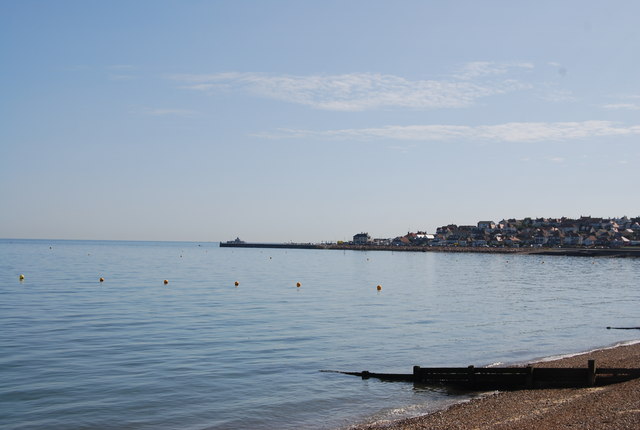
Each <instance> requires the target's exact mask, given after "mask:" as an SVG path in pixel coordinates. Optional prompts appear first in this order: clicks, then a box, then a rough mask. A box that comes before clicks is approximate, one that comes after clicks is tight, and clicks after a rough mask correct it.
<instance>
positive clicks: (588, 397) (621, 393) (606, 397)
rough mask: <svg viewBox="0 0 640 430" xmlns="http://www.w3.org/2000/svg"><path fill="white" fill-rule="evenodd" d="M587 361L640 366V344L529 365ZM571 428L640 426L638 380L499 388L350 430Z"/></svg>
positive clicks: (569, 364)
mask: <svg viewBox="0 0 640 430" xmlns="http://www.w3.org/2000/svg"><path fill="white" fill-rule="evenodd" d="M589 359H595V360H596V364H597V366H599V367H631V368H640V343H636V344H634V345H628V346H618V347H616V348H611V349H601V350H597V351H594V352H589V353H585V354H580V355H576V356H573V357H569V358H564V359H560V360H553V361H544V362H538V363H532V364H533V365H534V366H544V367H586V366H587V360H589ZM572 428H573V429H590V430H602V429H630V430H631V429H633V430H637V429H640V378H639V379H635V380H632V381H627V382H622V383H619V384H612V385H608V386H604V387H594V388H570V389H569V388H567V389H543V390H520V391H512V392H497V393H492V394H487V395H484V396H482V397H479V398H475V399H473V400H471V401H469V402H465V403H458V404H455V405H453V406H451V407H449V408H447V409H445V410H442V411H439V412H435V413H432V414H429V415H425V416H421V417H417V418H409V419H404V420H399V421H393V422H380V423H376V424H370V425H360V426H354V427H351V430H381V429H386V430H390V429H391V430H416V429H434V430H435V429H438V430H448V429H456V430H457V429H465V430H467V429H476V430H480V429H487V430H489V429H491V430H493V429H505V430H506V429H509V430H518V429H521V430H533V429H536V430H537V429H546V430H554V429H572Z"/></svg>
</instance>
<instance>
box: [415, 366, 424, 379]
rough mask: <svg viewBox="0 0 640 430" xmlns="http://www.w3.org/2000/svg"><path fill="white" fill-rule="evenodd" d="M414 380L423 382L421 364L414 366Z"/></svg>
mask: <svg viewBox="0 0 640 430" xmlns="http://www.w3.org/2000/svg"><path fill="white" fill-rule="evenodd" d="M413 382H423V381H422V378H421V377H420V366H413Z"/></svg>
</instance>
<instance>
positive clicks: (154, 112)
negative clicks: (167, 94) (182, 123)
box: [132, 108, 198, 117]
mask: <svg viewBox="0 0 640 430" xmlns="http://www.w3.org/2000/svg"><path fill="white" fill-rule="evenodd" d="M132 113H135V114H142V115H150V116H183V117H190V116H196V115H198V112H197V111H194V110H190V109H164V108H144V109H139V110H134V111H132Z"/></svg>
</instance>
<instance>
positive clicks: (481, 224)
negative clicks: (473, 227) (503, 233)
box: [478, 221, 496, 230]
mask: <svg viewBox="0 0 640 430" xmlns="http://www.w3.org/2000/svg"><path fill="white" fill-rule="evenodd" d="M478 228H479V229H481V230H493V229H495V228H496V223H495V222H493V221H478Z"/></svg>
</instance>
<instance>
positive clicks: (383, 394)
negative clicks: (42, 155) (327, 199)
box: [0, 240, 640, 429]
mask: <svg viewBox="0 0 640 430" xmlns="http://www.w3.org/2000/svg"><path fill="white" fill-rule="evenodd" d="M20 274H24V276H25V279H24V280H23V281H20V280H19V275H20ZM100 277H104V279H105V280H104V282H103V283H100V282H99V278H100ZM164 279H167V280H168V281H169V283H168V284H167V285H164V284H163V280H164ZM639 279H640V260H637V259H591V258H575V257H573V258H572V257H541V256H518V255H483V254H443V253H403V252H395V253H391V252H344V251H320V250H318V251H316V250H260V249H229V248H219V247H218V244H217V243H200V244H198V243H164V242H98V241H45V240H42V241H26V240H0V427H1V428H3V429H44V428H46V429H57V428H60V429H62V428H64V429H83V428H87V429H89V428H90V429H122V428H127V429H250V428H251V429H276V428H277V429H294V428H296V429H297V428H308V429H331V428H338V427H342V426H348V425H350V424H354V423H357V422H368V421H376V420H384V419H394V418H400V417H407V416H412V415H416V414H420V413H424V412H427V411H430V410H433V409H436V408H439V407H442V406H443V405H445V404H448V403H450V402H454V401H459V400H460V399H463V398H464V397H462V396H459V395H456V394H453V393H447V392H446V391H444V390H426V389H423V390H420V389H414V387H413V386H412V385H411V384H405V383H384V382H380V381H376V380H366V381H363V380H361V379H359V378H356V377H350V376H345V375H339V374H333V373H321V372H319V370H321V369H339V370H352V371H361V370H370V371H377V372H402V373H410V372H411V368H412V366H413V365H415V364H417V365H422V366H438V365H448V366H467V365H470V364H474V365H477V366H479V365H486V364H489V363H495V362H507V363H512V362H520V361H524V360H530V359H534V358H539V357H543V356H548V355H553V354H559V353H568V352H578V351H584V350H588V349H590V348H593V347H596V346H602V345H610V344H614V343H616V342H620V341H625V340H629V339H631V338H633V336H636V337H637V333H633V332H629V331H615V330H606V329H605V327H606V326H637V325H638V317H639V315H638V309H640V306H639V304H640V288H639V284H638V280H639ZM235 281H238V282H239V285H238V286H237V287H236V286H235V285H234V282H235ZM297 282H300V283H301V284H302V286H301V287H300V288H298V287H296V283H297ZM377 285H381V286H382V291H380V292H378V291H377V290H376V286H377Z"/></svg>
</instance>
